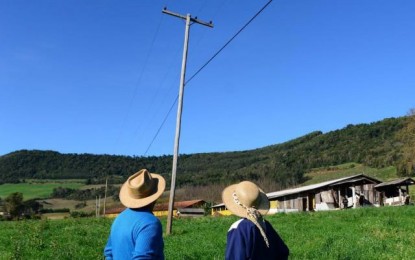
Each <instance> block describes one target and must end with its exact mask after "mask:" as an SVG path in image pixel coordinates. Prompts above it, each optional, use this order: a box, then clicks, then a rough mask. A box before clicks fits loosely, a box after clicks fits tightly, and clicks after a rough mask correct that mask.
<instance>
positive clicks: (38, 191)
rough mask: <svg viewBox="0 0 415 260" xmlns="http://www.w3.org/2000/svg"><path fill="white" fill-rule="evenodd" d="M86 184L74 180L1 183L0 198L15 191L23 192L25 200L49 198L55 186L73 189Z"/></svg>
mask: <svg viewBox="0 0 415 260" xmlns="http://www.w3.org/2000/svg"><path fill="white" fill-rule="evenodd" d="M84 185H85V184H84V183H81V182H73V181H69V182H63V181H55V182H42V183H34V182H25V183H17V184H11V183H5V184H2V185H0V198H2V199H4V198H6V197H7V196H9V195H10V194H11V193H13V192H21V193H23V198H24V200H28V199H34V198H48V197H50V195H51V194H52V191H53V189H54V188H57V187H65V188H71V189H79V188H80V187H82V186H84Z"/></svg>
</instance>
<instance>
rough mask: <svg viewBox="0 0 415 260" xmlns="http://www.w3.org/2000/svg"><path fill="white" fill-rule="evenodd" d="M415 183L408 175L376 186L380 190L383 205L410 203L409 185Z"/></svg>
mask: <svg viewBox="0 0 415 260" xmlns="http://www.w3.org/2000/svg"><path fill="white" fill-rule="evenodd" d="M414 184H415V181H414V180H413V179H412V178H408V177H407V178H401V179H397V180H393V181H389V182H383V183H380V184H378V185H376V186H375V188H376V190H378V191H379V192H380V196H381V204H382V205H386V206H395V205H408V204H409V203H410V197H409V186H410V185H414Z"/></svg>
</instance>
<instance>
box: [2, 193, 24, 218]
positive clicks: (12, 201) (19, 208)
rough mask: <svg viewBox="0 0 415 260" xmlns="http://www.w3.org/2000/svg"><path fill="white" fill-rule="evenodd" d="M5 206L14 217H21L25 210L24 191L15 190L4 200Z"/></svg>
mask: <svg viewBox="0 0 415 260" xmlns="http://www.w3.org/2000/svg"><path fill="white" fill-rule="evenodd" d="M4 202H5V203H4V204H5V205H4V208H5V210H6V212H8V213H9V214H10V216H11V217H12V218H17V217H19V216H20V215H21V214H22V213H23V211H24V205H23V193H21V192H14V193H12V194H10V195H9V196H8V197H7V198H6V199H5V200H4Z"/></svg>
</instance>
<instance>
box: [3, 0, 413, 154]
mask: <svg viewBox="0 0 415 260" xmlns="http://www.w3.org/2000/svg"><path fill="white" fill-rule="evenodd" d="M266 3H267V1H265V0H264V1H251V0H226V1H225V0H205V1H202V0H197V1H196V0H177V1H172V0H171V1H165V0H163V1H161V0H140V1H138V0H134V1H133V0H125V1H115V0H100V1H96V0H91V1H84V0H73V1H56V0H48V1H47V0H39V1H29V0H26V1H23V0H13V1H6V0H5V1H0V37H1V42H0V90H1V94H0V112H1V116H0V155H3V154H6V153H9V152H13V151H16V150H20V149H40V150H55V151H58V152H61V153H93V154H116V155H135V156H144V155H146V156H148V155H164V154H166V155H169V154H172V153H173V145H174V134H175V123H176V122H175V121H176V111H177V104H176V105H175V106H174V108H173V110H172V112H171V113H170V114H169V116H168V118H167V120H166V122H165V124H164V125H163V127H162V128H161V130H160V132H159V134H158V136H157V138H156V139H155V140H154V142H153V143H152V145H151V146H150V144H151V141H152V139H153V137H154V136H155V134H156V133H157V130H158V129H159V127H160V126H161V124H162V122H163V120H164V118H165V116H166V115H167V114H168V111H169V109H170V107H171V106H172V104H173V102H174V100H175V98H176V97H177V95H178V88H179V80H180V67H181V58H182V50H183V39H184V21H182V20H180V19H178V18H174V17H172V16H168V15H165V14H162V12H161V10H162V9H163V7H164V6H167V7H168V9H169V10H171V11H173V12H176V13H181V14H186V13H190V14H191V15H192V16H193V17H194V16H197V17H198V18H199V19H201V20H204V21H210V20H212V21H213V23H214V28H208V27H205V26H201V25H197V24H194V25H192V26H191V32H190V43H189V56H188V63H187V78H190V77H191V76H192V75H193V74H194V73H195V72H196V71H197V70H198V69H199V68H200V67H201V66H202V65H203V64H205V62H206V61H207V60H209V59H210V58H211V57H212V55H214V54H215V53H216V52H217V51H218V50H219V49H220V48H221V47H222V46H223V45H224V44H225V43H226V42H227V41H228V40H229V39H230V38H231V37H232V36H233V35H234V34H235V33H236V32H237V31H238V30H239V29H240V28H241V27H242V26H243V25H244V24H245V23H246V22H247V21H248V20H249V19H250V18H251V17H252V16H253V15H254V14H255V13H256V12H257V11H258V10H259V9H261V8H262V6H264V5H265V4H266ZM414 13H415V1H412V0H402V1H389V0H388V1H382V0H376V1H375V0H367V1H361V0H349V1H340V0H337V1H336V0H325V1H323V0H313V1H309V0H298V1H295V0H290V1H288V0H280V1H275V0H274V1H273V2H272V3H271V4H270V5H269V6H268V7H267V8H266V9H265V10H264V11H263V12H262V13H261V14H260V15H259V16H258V17H257V18H256V19H255V20H254V21H253V22H252V23H251V24H250V25H249V26H248V27H247V28H246V29H245V30H244V31H243V32H242V33H241V34H240V35H239V36H238V37H237V38H235V40H234V41H233V42H232V43H231V44H230V45H228V46H227V47H226V48H225V49H224V50H223V51H222V52H221V53H220V54H219V55H218V56H217V57H216V58H215V59H214V60H212V62H211V63H210V64H209V65H208V66H207V67H205V68H204V69H203V70H202V71H201V72H200V73H199V74H198V75H197V76H196V77H195V78H193V79H192V80H191V81H190V82H189V83H188V84H187V86H186V89H185V96H184V107H183V117H182V132H181V139H180V153H186V154H192V153H205V152H224V151H240V150H249V149H255V148H260V147H264V146H267V145H272V144H277V143H282V142H285V141H288V140H291V139H293V138H297V137H300V136H302V135H305V134H307V133H309V132H312V131H316V130H321V131H323V132H329V131H332V130H336V129H341V128H343V127H345V126H347V125H348V124H360V123H371V122H375V121H379V120H382V119H384V118H388V117H400V116H404V115H405V114H406V113H407V112H408V111H409V109H411V108H414V107H415V98H414V97H415V73H414V68H415V47H414V46H415V34H414V32H415V16H414ZM148 148H149V149H148ZM147 149H148V152H147V153H145V152H146V150H147Z"/></svg>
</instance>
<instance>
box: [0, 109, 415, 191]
mask: <svg viewBox="0 0 415 260" xmlns="http://www.w3.org/2000/svg"><path fill="white" fill-rule="evenodd" d="M409 118H410V117H400V118H389V119H384V120H382V121H379V122H374V123H370V124H359V125H348V126H347V127H345V128H343V129H341V130H336V131H332V132H328V133H325V134H323V133H322V132H319V131H317V132H313V133H310V134H307V135H305V136H302V137H300V138H297V139H294V140H291V141H289V142H285V143H282V144H277V145H271V146H267V147H264V148H259V149H255V150H249V151H241V152H226V153H204V154H190V155H180V157H179V161H178V170H177V172H178V175H177V176H178V177H177V183H178V185H183V184H190V185H204V184H212V183H229V182H231V181H237V180H241V179H251V180H256V179H264V178H266V179H268V178H272V179H273V180H277V181H278V182H279V183H280V185H281V186H283V187H284V186H291V185H295V184H298V183H301V182H302V181H303V180H304V179H303V176H304V173H305V172H306V171H308V170H310V169H311V168H315V167H323V166H330V165H337V164H342V163H346V162H357V163H362V164H365V165H368V166H371V167H377V168H381V167H385V166H397V167H398V173H399V172H400V173H401V174H402V175H404V174H408V172H405V167H404V166H402V165H406V164H405V163H404V162H403V160H404V158H405V156H404V155H403V154H404V147H405V146H407V144H406V143H405V141H402V140H407V138H405V137H404V135H405V131H404V130H405V129H406V128H407V125H408V122H409V121H410V120H409ZM412 118H413V117H412ZM253 138H255V137H253ZM171 164H172V156H160V157H155V156H152V157H129V156H115V155H92V154H61V153H58V152H54V151H38V150H21V151H16V152H13V153H9V154H6V155H3V156H1V157H0V182H4V183H6V182H19V181H21V180H23V179H28V178H30V179H42V178H43V179H58V178H59V179H62V178H85V179H91V180H95V181H97V180H101V181H102V180H103V179H104V178H105V177H106V176H118V179H119V180H124V179H125V177H126V176H128V175H130V174H132V173H134V172H135V171H137V170H139V169H141V168H147V169H149V170H150V171H151V172H157V173H160V174H162V175H164V176H165V177H166V178H167V180H170V174H171ZM400 165H401V166H400ZM120 176H121V177H120Z"/></svg>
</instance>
